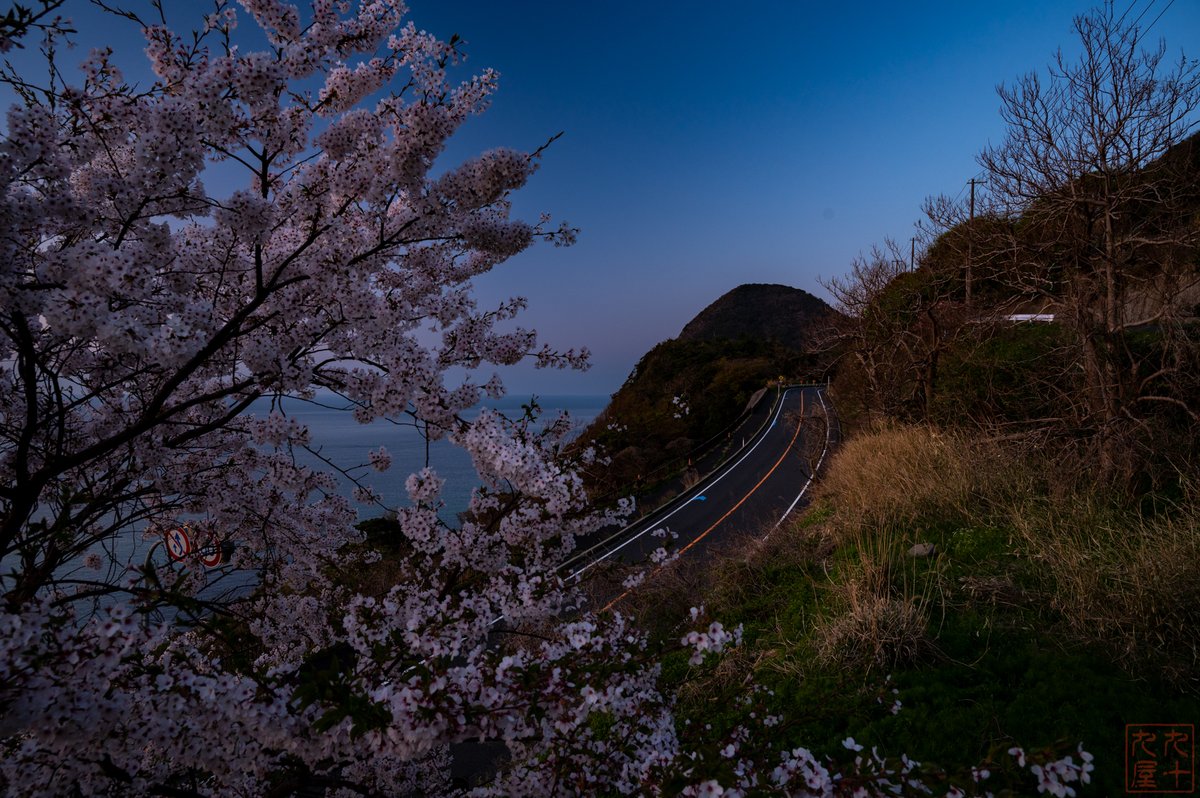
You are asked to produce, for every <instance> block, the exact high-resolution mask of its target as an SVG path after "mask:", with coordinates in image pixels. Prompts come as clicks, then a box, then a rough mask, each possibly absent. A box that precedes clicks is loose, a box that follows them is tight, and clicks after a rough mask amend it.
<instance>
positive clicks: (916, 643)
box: [814, 581, 932, 671]
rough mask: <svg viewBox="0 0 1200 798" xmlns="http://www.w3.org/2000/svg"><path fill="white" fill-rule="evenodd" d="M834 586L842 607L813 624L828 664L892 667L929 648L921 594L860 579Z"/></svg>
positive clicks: (820, 652)
mask: <svg viewBox="0 0 1200 798" xmlns="http://www.w3.org/2000/svg"><path fill="white" fill-rule="evenodd" d="M838 592H840V593H841V594H842V597H843V599H844V602H845V611H844V612H841V613H839V614H836V615H834V616H832V617H830V618H828V619H826V620H824V621H822V622H821V623H818V624H817V626H816V628H815V629H814V643H815V650H816V654H817V658H818V659H819V660H821V661H822V662H823V663H825V664H826V665H830V666H842V667H846V668H856V669H857V668H861V669H864V670H867V671H869V670H871V669H872V668H882V669H884V670H892V669H894V668H896V667H897V666H900V665H907V664H911V663H913V662H915V661H917V660H918V659H919V658H920V657H921V656H923V655H924V654H926V653H927V652H929V651H930V650H932V644H931V642H930V639H929V635H928V627H929V619H928V616H927V614H926V611H925V606H924V603H923V602H921V601H920V600H918V599H916V598H910V597H906V596H888V595H880V594H879V593H878V592H877V591H876V590H874V589H873V588H871V587H869V586H867V585H866V584H865V583H864V582H860V581H853V582H850V583H849V584H847V585H844V586H842V587H841V588H840V589H839V591H838Z"/></svg>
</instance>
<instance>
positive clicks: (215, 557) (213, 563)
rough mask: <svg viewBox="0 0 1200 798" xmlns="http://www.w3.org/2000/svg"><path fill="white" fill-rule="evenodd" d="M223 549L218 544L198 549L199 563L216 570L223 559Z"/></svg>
mask: <svg viewBox="0 0 1200 798" xmlns="http://www.w3.org/2000/svg"><path fill="white" fill-rule="evenodd" d="M224 555H225V552H224V548H223V547H222V546H221V544H220V543H210V544H209V545H207V546H205V547H204V548H202V549H200V562H202V563H204V564H205V565H207V566H208V567H209V568H216V567H217V566H218V565H220V564H221V561H222V560H224V559H225V556H224Z"/></svg>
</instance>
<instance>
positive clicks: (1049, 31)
mask: <svg viewBox="0 0 1200 798" xmlns="http://www.w3.org/2000/svg"><path fill="white" fill-rule="evenodd" d="M128 4H129V5H130V6H136V5H137V2H136V0H128ZM205 5H206V4H200V3H195V4H193V3H190V2H184V0H166V6H167V10H168V15H169V19H172V18H174V19H178V22H177V23H176V26H177V27H180V28H184V27H190V24H188V23H190V22H191V21H192V20H191V19H190V18H189V17H188V14H189V12H190V9H196V8H201V7H204V6H205ZM1092 5H1093V4H1092V3H1090V2H1085V1H1084V0H1074V1H1072V0H1006V2H987V3H977V2H962V1H961V0H957V1H951V0H944V1H939V2H933V1H932V0H929V1H927V2H906V3H896V2H886V3H884V2H877V3H875V2H853V3H850V2H843V3H820V4H817V3H810V2H743V3H740V4H717V3H712V2H704V1H703V0H700V1H697V2H689V3H683V2H657V3H654V2H650V3H648V2H646V1H645V0H640V2H632V1H630V0H612V1H611V2H606V3H582V2H562V0H559V1H558V2H549V1H548V0H517V1H514V2H507V3H498V2H495V0H491V1H490V2H477V1H476V0H410V7H411V17H410V18H411V19H412V20H413V21H414V22H415V23H416V25H417V26H418V27H420V28H424V29H426V30H429V31H431V32H433V33H436V34H438V35H439V36H441V37H443V38H448V37H449V36H450V35H451V34H453V33H458V34H459V35H460V36H462V37H463V38H464V39H465V40H466V43H467V44H466V47H465V49H466V52H467V53H468V56H469V59H468V61H467V63H466V64H465V65H464V68H463V70H462V72H463V76H464V77H465V76H466V74H467V73H468V72H470V71H478V70H480V69H483V68H485V67H492V68H495V69H496V70H498V71H499V72H500V73H501V80H500V91H499V93H498V95H497V96H496V98H495V101H494V103H493V106H492V108H491V109H490V110H489V111H488V112H487V113H486V114H485V115H483V116H482V117H480V118H478V119H474V120H472V121H471V122H470V123H468V125H467V126H466V127H465V128H464V130H463V131H462V132H461V133H460V135H459V136H458V137H457V138H456V140H455V141H454V142H453V144H452V146H451V148H450V149H449V151H448V152H447V153H446V156H445V157H446V161H447V163H450V162H453V161H458V160H461V159H463V158H465V157H469V156H471V155H473V154H476V153H478V152H480V151H482V150H485V149H488V148H491V147H495V146H501V145H503V146H510V147H517V148H523V149H533V148H536V147H537V146H539V145H540V144H542V143H543V142H544V141H545V140H546V139H548V138H549V137H550V136H552V135H554V134H555V133H558V132H559V131H563V133H564V135H563V137H562V138H561V139H560V140H559V141H557V142H555V144H554V145H553V146H552V147H551V148H550V149H549V150H548V151H547V153H546V155H545V157H544V159H543V164H542V167H541V170H540V171H539V173H538V174H536V175H535V176H534V177H533V179H532V181H531V182H530V184H529V185H528V186H527V187H526V188H525V189H524V190H522V192H520V195H519V196H518V197H517V198H516V203H515V205H516V208H517V210H518V212H519V213H521V214H523V215H524V216H526V217H527V218H533V219H536V217H537V214H538V213H540V212H541V211H548V212H550V213H553V214H554V216H555V218H556V219H562V218H565V219H567V220H569V221H570V222H571V223H572V224H574V225H575V226H577V227H579V228H580V229H581V234H580V237H579V242H578V244H576V245H575V246H574V247H571V248H568V249H559V248H554V247H551V246H541V247H534V248H533V249H532V250H530V251H527V252H525V253H523V254H522V255H520V256H518V257H517V258H515V259H513V260H511V261H509V262H508V263H506V264H503V265H502V266H501V267H499V268H498V269H497V270H496V271H495V272H494V273H493V274H490V275H487V276H486V277H484V278H483V279H482V280H480V282H479V284H478V296H479V297H480V301H481V303H483V304H492V303H494V302H497V301H499V300H500V299H501V298H503V297H505V296H508V295H512V294H520V295H524V296H527V297H528V298H529V310H528V311H527V313H526V314H525V317H524V319H523V321H522V323H523V324H524V325H525V326H530V327H534V328H536V329H537V330H538V331H539V333H540V334H541V336H542V338H543V339H544V340H547V341H549V342H551V343H552V344H554V345H557V346H560V347H563V348H566V347H570V346H587V347H589V348H591V350H592V351H593V353H594V354H593V363H594V365H593V368H592V370H591V371H589V372H587V373H584V374H580V373H574V372H546V371H533V370H532V369H529V368H523V367H516V368H514V369H512V370H510V372H509V373H508V374H507V375H506V379H507V382H508V384H509V386H510V388H511V389H512V390H513V391H514V392H520V393H530V392H537V393H540V394H563V393H611V392H613V391H615V390H616V389H617V388H618V387H619V386H620V384H621V382H622V381H623V380H624V378H625V376H626V375H627V374H628V373H629V371H630V369H631V368H632V367H633V365H634V363H635V362H636V361H637V359H638V358H639V357H640V356H641V355H642V354H643V353H644V352H645V351H646V350H647V349H649V348H650V347H651V346H653V345H654V344H655V343H657V342H659V341H661V340H664V339H666V338H670V337H672V336H674V335H676V334H678V332H679V330H680V329H681V328H682V327H683V325H684V324H685V323H686V322H687V321H688V320H689V319H691V318H692V316H694V315H695V314H696V313H697V312H699V311H700V310H701V309H702V308H703V307H704V306H705V305H707V304H708V303H710V302H712V301H713V300H715V299H716V298H717V297H718V296H720V295H721V294H723V293H724V292H726V291H728V290H729V289H731V288H733V287H734V286H736V285H738V284H740V283H743V282H778V283H785V284H788V285H793V286H796V287H799V288H803V289H805V290H808V291H811V292H813V293H815V294H818V295H821V296H823V295H824V292H823V289H821V287H820V285H819V283H818V277H829V276H834V275H838V274H841V273H843V272H844V271H846V270H848V268H849V265H850V263H851V260H852V259H853V258H854V257H855V256H856V255H857V254H858V253H860V252H862V251H865V250H868V249H869V248H870V247H871V245H872V244H874V243H877V242H882V240H883V238H884V237H885V236H890V237H892V238H895V239H898V240H901V241H904V242H907V241H908V238H909V237H910V236H911V235H912V229H913V223H914V222H915V221H916V220H917V219H918V218H919V216H920V206H921V202H922V200H923V199H924V198H925V197H927V196H929V195H935V194H942V193H944V194H949V195H951V196H953V195H956V194H958V193H959V192H960V191H961V190H962V189H963V187H964V186H965V184H966V181H967V180H968V179H969V178H971V177H973V176H976V175H978V173H979V169H978V166H977V164H976V163H975V155H976V154H977V153H978V152H979V150H980V149H981V148H982V147H984V146H985V145H986V144H987V143H988V142H989V141H991V142H998V141H999V140H1000V139H1001V138H1002V137H1003V134H1004V130H1003V126H1002V123H1001V120H1000V117H999V112H998V109H999V105H998V100H997V97H996V94H995V88H996V85H997V84H998V83H1000V82H1002V81H1012V80H1013V79H1015V78H1017V77H1018V76H1020V75H1022V74H1024V73H1026V72H1029V71H1039V72H1041V71H1044V68H1045V65H1046V64H1047V62H1048V61H1049V60H1050V58H1051V56H1052V55H1053V53H1054V51H1055V50H1056V49H1057V48H1058V47H1060V46H1061V47H1062V48H1063V49H1064V50H1065V51H1066V52H1068V53H1070V52H1072V46H1073V44H1074V42H1073V31H1072V29H1071V20H1072V17H1073V16H1075V15H1076V14H1080V13H1083V12H1085V11H1087V10H1088V9H1089V8H1090V7H1091V6H1092ZM1130 5H1132V9H1131V11H1130V12H1129V13H1130V14H1131V16H1130V19H1133V18H1136V17H1137V16H1138V15H1140V14H1143V12H1144V16H1143V19H1142V25H1143V27H1145V26H1146V25H1147V24H1149V23H1150V22H1152V21H1154V20H1156V19H1157V22H1155V25H1154V27H1153V29H1152V31H1151V34H1152V35H1151V38H1152V39H1155V40H1156V39H1158V38H1159V37H1162V38H1164V39H1165V40H1166V43H1167V46H1168V50H1169V52H1170V53H1171V54H1173V55H1175V56H1178V54H1179V52H1180V51H1181V50H1186V51H1187V52H1188V54H1189V55H1191V56H1193V57H1194V56H1197V55H1200V52H1198V50H1200V48H1197V47H1196V39H1197V34H1200V3H1196V2H1194V0H1183V1H1182V2H1178V1H1177V0H1117V2H1116V7H1117V10H1118V12H1122V11H1125V9H1126V8H1127V7H1128V6H1130ZM67 13H68V14H69V15H73V16H75V17H76V19H77V21H79V22H80V23H81V24H80V28H81V31H82V32H81V34H80V36H79V37H78V38H79V41H80V43H81V44H82V45H84V46H94V45H97V44H100V43H109V44H112V46H114V48H115V49H116V50H117V51H118V60H119V62H122V63H127V62H130V61H131V59H133V58H135V57H137V52H136V51H137V50H139V49H140V47H141V45H140V44H139V43H138V42H137V41H136V39H135V38H134V37H132V36H129V35H128V34H129V33H131V31H130V30H129V29H128V28H127V27H126V26H124V25H119V24H118V25H115V26H114V24H112V23H108V24H105V23H104V21H103V20H100V21H97V16H96V14H95V13H94V11H93V10H92V9H90V8H88V7H86V6H84V5H83V4H82V3H81V2H79V1H78V0H69V1H68V4H67ZM1160 13H1161V17H1160ZM123 49H127V50H129V52H125V53H123V52H122V50H123ZM82 56H83V53H82V52H81V53H80V60H81V59H82ZM484 378H486V375H484Z"/></svg>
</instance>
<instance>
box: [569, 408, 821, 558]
mask: <svg viewBox="0 0 1200 798" xmlns="http://www.w3.org/2000/svg"><path fill="white" fill-rule="evenodd" d="M794 390H796V389H795V388H788V389H787V390H785V391H784V392H783V396H781V397H780V398H779V407H778V408H777V409H776V410H775V417H774V418H773V419H771V426H770V427H768V428H767V431H766V432H764V433H763V435H762V437H761V438H759V439H758V441H757V442H756V443H755V444H754V445H753V446H751V447H750V449H749V451H747V452H746V453H745V454H743V455H742V456H741V457H739V458H738V460H737V462H736V463H734V464H733V465H731V466H730V467H729V468H727V469H725V471H724V472H723V473H722V474H721V475H720V476H718V477H717V478H716V479H714V480H713V481H712V482H710V483H708V484H707V485H704V486H701V488H700V489H699V490H697V491H696V493H695V494H693V495H692V496H690V497H689V498H688V499H687V501H685V502H683V503H682V504H681V505H679V506H678V507H676V508H675V509H674V510H672V511H671V512H669V513H667V514H666V515H665V516H663V517H662V518H660V519H659V520H658V521H657V522H655V523H654V524H647V525H646V528H645V529H643V530H642V531H641V532H639V533H637V534H636V535H634V536H633V537H631V538H630V539H629V540H627V541H625V542H624V543H622V544H621V545H620V546H617V547H616V548H615V549H612V550H611V551H609V552H607V553H605V554H603V555H602V556H600V557H598V558H596V559H595V560H592V561H591V562H590V563H588V564H587V565H585V566H583V567H582V568H580V569H579V570H578V571H575V572H574V573H573V574H571V575H569V576H568V577H567V579H568V580H570V579H576V578H578V577H579V575H580V574H582V573H583V572H584V571H586V570H587V569H589V568H591V567H592V566H593V565H596V564H597V563H600V562H602V561H604V560H607V559H608V558H609V557H611V556H612V555H614V554H616V553H617V552H618V551H620V550H621V549H623V548H625V547H626V546H628V545H629V544H630V543H632V542H634V541H635V540H637V539H639V538H640V537H642V536H643V535H645V534H646V533H647V532H650V531H653V530H655V529H659V528H660V527H661V526H662V525H663V524H664V523H665V522H666V520H667V519H668V518H670V517H671V516H673V515H675V513H677V512H679V511H680V510H682V509H683V508H684V507H687V506H688V505H689V504H691V502H692V501H693V500H694V499H695V498H696V496H699V495H701V494H702V493H704V492H706V491H708V490H709V489H711V488H712V487H713V486H714V485H716V484H717V483H718V482H720V481H721V480H722V479H724V478H725V477H727V476H729V475H730V474H731V473H733V471H734V469H736V468H737V467H738V466H739V465H741V464H742V461H743V460H745V459H746V458H747V457H749V456H750V454H751V453H752V452H753V451H754V450H755V449H757V448H758V447H759V446H760V445H761V444H762V442H763V441H765V440H766V439H767V435H768V434H769V433H770V431H771V430H772V429H774V428H775V422H776V421H778V420H779V414H780V413H782V412H783V404H784V401H785V400H786V399H787V395H788V393H789V392H791V391H794ZM800 390H803V389H800ZM623 531H624V530H622V532H623ZM622 532H618V533H617V535H614V536H613V537H617V536H618V535H620V534H622ZM611 539H612V538H609V540H611Z"/></svg>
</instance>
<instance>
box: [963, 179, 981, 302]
mask: <svg viewBox="0 0 1200 798" xmlns="http://www.w3.org/2000/svg"><path fill="white" fill-rule="evenodd" d="M970 183H971V222H972V223H971V224H968V225H967V281H966V284H967V307H970V306H971V280H972V277H973V275H972V274H971V267H972V266H974V263H973V262H972V261H973V260H974V256H975V230H974V227H975V225H974V224H973V223H974V221H975V186H976V185H983V184H984V181H983V180H976V179H975V178H973V177H972V178H971V180H970Z"/></svg>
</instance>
